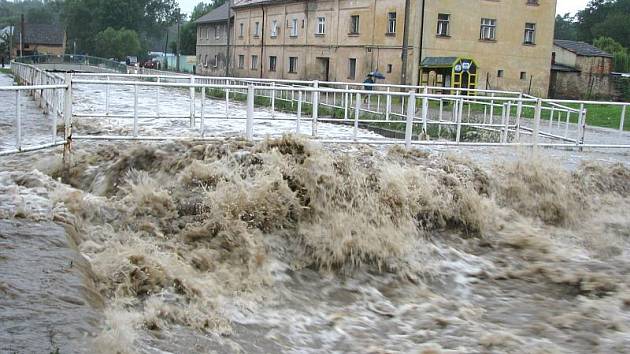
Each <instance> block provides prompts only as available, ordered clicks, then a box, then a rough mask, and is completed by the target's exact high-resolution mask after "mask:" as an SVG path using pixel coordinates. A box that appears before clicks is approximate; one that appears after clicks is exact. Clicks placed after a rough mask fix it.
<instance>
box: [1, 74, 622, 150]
mask: <svg viewBox="0 0 630 354" xmlns="http://www.w3.org/2000/svg"><path fill="white" fill-rule="evenodd" d="M14 72H15V74H16V77H17V78H18V79H19V80H20V81H21V82H22V83H24V84H27V85H39V84H45V85H43V86H42V85H39V86H26V87H24V86H11V87H9V88H3V89H5V90H9V89H11V90H16V91H17V92H20V91H23V90H28V91H30V92H34V96H36V97H37V95H39V97H38V99H39V100H40V101H42V102H45V105H44V106H46V107H53V110H52V111H53V112H54V114H55V117H57V116H62V117H63V121H64V126H65V129H64V139H65V140H66V142H67V143H69V142H70V140H166V139H169V140H172V139H201V140H215V139H222V138H224V137H223V136H221V135H220V134H219V135H215V136H208V134H207V129H206V127H207V124H208V123H209V122H210V121H211V120H219V119H234V120H242V121H244V123H245V124H244V125H245V126H244V137H245V138H246V139H249V140H257V139H261V137H256V136H255V129H256V127H255V124H254V123H255V122H258V121H290V122H294V126H293V127H294V128H293V131H294V132H297V133H303V129H304V127H303V124H304V123H305V122H308V123H309V124H310V125H311V132H310V134H311V135H312V137H313V138H317V139H318V140H319V141H322V142H334V143H370V144H404V145H405V146H407V147H411V146H413V145H444V146H450V145H460V146H533V147H537V146H549V147H570V148H576V147H577V148H584V147H592V148H630V144H629V142H628V141H627V140H624V141H621V142H615V143H609V142H607V141H594V142H589V143H585V133H586V127H587V125H586V121H587V110H586V109H585V105H587V104H602V102H584V101H561V100H549V99H540V98H536V97H533V96H528V95H524V94H521V93H517V92H509V91H496V90H464V89H445V88H442V87H420V86H400V85H381V84H378V85H370V86H372V87H366V86H365V85H363V84H351V83H334V82H333V83H330V82H326V83H320V82H318V81H313V82H310V81H290V80H269V79H248V78H215V77H203V76H191V75H173V74H171V73H167V74H165V75H163V74H162V73H163V72H158V73H155V72H156V71H155V70H154V71H149V72H147V71H145V73H140V74H116V73H76V74H66V75H64V76H63V77H62V76H60V75H58V74H51V73H46V72H43V71H41V70H39V69H37V68H36V67H34V66H32V65H26V64H18V63H16V64H15V65H14ZM53 82H54V84H51V83H53ZM77 85H81V86H85V87H90V86H93V85H101V86H102V85H104V87H105V102H104V104H103V106H104V107H102V111H101V112H93V111H90V112H85V111H79V110H78V108H77V107H74V106H73V104H72V95H73V87H74V86H77ZM111 87H118V88H120V87H131V88H132V97H130V100H131V99H133V105H132V106H131V107H130V109H128V110H127V111H126V112H124V113H122V114H121V113H117V114H113V113H112V112H111V110H110V100H111V99H110V91H111V90H110V88H111ZM173 89H175V90H180V92H181V90H186V91H187V92H188V93H187V96H188V97H189V98H187V101H188V102H187V103H188V104H187V106H188V109H187V111H185V112H184V113H178V114H164V112H162V111H161V109H160V107H161V102H162V98H161V95H163V93H162V91H163V90H173ZM38 90H42V91H41V93H38ZM47 90H50V91H54V94H52V95H51V94H50V93H49V91H47ZM140 90H142V91H140ZM149 91H150V92H154V93H155V108H154V110H153V111H152V112H149V113H147V112H146V109H144V111H145V112H142V113H141V112H140V111H141V110H140V109H139V104H138V101H139V98H138V96H139V92H142V93H143V94H144V93H147V92H149ZM212 93H214V94H217V93H218V94H220V95H221V96H222V97H223V98H224V100H225V111H224V112H223V113H222V114H207V113H206V110H205V109H204V108H205V106H206V102H207V100H209V99H210V98H208V96H209V95H210V94H212ZM169 95H170V93H169ZM18 96H19V94H18ZM365 97H367V99H365ZM237 100H241V101H244V102H245V103H244V105H243V106H241V107H240V108H241V109H242V111H243V112H244V113H245V114H244V115H238V114H234V111H233V110H232V109H231V108H230V107H231V106H232V107H233V104H232V105H231V104H230V102H234V101H237ZM257 100H263V101H264V102H258V103H264V104H265V105H267V106H268V108H270V109H265V110H258V111H257V110H255V109H254V108H255V104H256V103H257ZM196 103H199V105H200V107H201V108H200V109H198V108H197V106H196ZM566 104H578V105H579V108H577V109H576V108H573V107H570V106H568V105H566ZM605 104H614V105H619V106H620V107H622V117H621V128H623V120H624V115H625V111H626V108H627V106H628V105H629V104H628V103H611V102H606V103H605ZM18 107H19V105H18ZM449 108H450V109H449ZM525 109H532V110H533V112H534V113H533V116H532V117H531V118H530V117H525V116H524V110H525ZM18 110H19V108H18ZM281 110H284V111H288V112H289V113H288V114H283V115H280V114H278V112H279V111H281ZM331 112H332V113H331ZM545 112H546V113H547V115H548V116H549V123H548V125H547V124H543V122H542V121H541V119H542V116H543V113H545ZM572 114H574V115H577V117H578V118H577V122H578V124H576V125H574V124H572V123H571V121H570V117H571V115H572ZM336 115H339V117H336ZM16 116H19V112H17V113H16ZM75 118H86V119H88V118H90V119H100V118H107V119H121V120H130V121H131V124H132V128H131V132H130V133H129V134H128V135H122V134H121V135H88V134H83V135H81V134H77V133H78V132H75V134H74V135H73V132H72V121H73V119H75ZM560 118H562V122H561V119H560ZM55 119H56V118H55ZM145 119H187V120H189V127H190V129H191V130H190V132H192V133H193V134H191V135H187V136H174V135H172V134H167V135H166V136H156V135H148V136H147V135H143V134H142V132H141V127H142V124H143V120H145ZM554 119H556V120H555V121H554ZM322 123H333V124H345V125H348V126H349V127H351V130H352V133H351V135H350V136H348V137H346V138H343V139H342V138H339V137H331V136H326V135H325V134H322V133H320V132H319V131H318V126H319V125H320V124H322ZM561 123H562V124H563V125H564V132H560V133H558V129H559V128H557V126H558V125H560V124H561ZM17 124H18V127H19V125H20V123H19V118H18V119H17ZM392 124H394V125H396V127H395V128H391V125H392ZM388 126H390V129H391V131H390V133H391V135H399V136H395V137H391V136H390V137H383V139H371V140H365V139H362V138H360V137H359V134H358V132H359V128H361V127H369V128H370V129H377V130H378V129H380V131H381V132H387V129H388V128H386V127H388ZM552 128H553V129H552ZM55 129H56V128H55ZM545 129H547V130H545ZM18 130H19V129H18ZM465 131H468V132H471V131H474V132H486V133H488V134H487V137H486V141H466V140H467V139H466V135H465V134H464V133H465ZM444 132H447V134H443V133H444ZM18 134H19V133H18ZM431 134H434V135H435V134H437V136H438V140H430V138H429V136H430V135H431ZM444 135H447V137H446V138H445V137H444ZM52 139H53V140H52V142H51V144H52V145H58V143H59V142H57V141H56V140H55V139H56V135H53V138H52ZM17 141H19V138H18V139H17ZM61 143H63V142H61ZM48 145H49V146H52V145H50V144H48ZM16 151H25V149H24V147H21V146H19V144H18V147H17V149H16V150H12V151H10V152H0V153H1V154H6V153H12V152H16Z"/></svg>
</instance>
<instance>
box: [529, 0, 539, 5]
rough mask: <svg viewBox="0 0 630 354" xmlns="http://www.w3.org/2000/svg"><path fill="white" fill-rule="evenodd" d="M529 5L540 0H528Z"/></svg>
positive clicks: (536, 3) (535, 3)
mask: <svg viewBox="0 0 630 354" xmlns="http://www.w3.org/2000/svg"><path fill="white" fill-rule="evenodd" d="M527 5H538V0H527Z"/></svg>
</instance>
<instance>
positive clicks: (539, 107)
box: [532, 99, 542, 151]
mask: <svg viewBox="0 0 630 354" xmlns="http://www.w3.org/2000/svg"><path fill="white" fill-rule="evenodd" d="M541 111H542V100H541V99H539V100H538V102H537V103H536V110H535V112H534V131H533V132H532V142H533V147H534V151H536V147H537V145H538V132H539V130H540V113H541Z"/></svg>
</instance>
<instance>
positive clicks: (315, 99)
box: [311, 80, 319, 138]
mask: <svg viewBox="0 0 630 354" xmlns="http://www.w3.org/2000/svg"><path fill="white" fill-rule="evenodd" d="M318 87H319V82H318V81H317V80H315V82H313V88H315V89H317V88H318ZM311 98H312V102H313V121H312V123H311V125H312V135H313V137H314V138H315V137H317V117H318V116H319V92H318V91H312V92H311Z"/></svg>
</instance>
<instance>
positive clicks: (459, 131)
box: [455, 98, 464, 144]
mask: <svg viewBox="0 0 630 354" xmlns="http://www.w3.org/2000/svg"><path fill="white" fill-rule="evenodd" d="M463 114H464V99H463V98H460V99H459V101H458V103H457V132H456V134H455V142H456V143H458V144H459V141H460V140H461V137H462V115H463Z"/></svg>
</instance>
